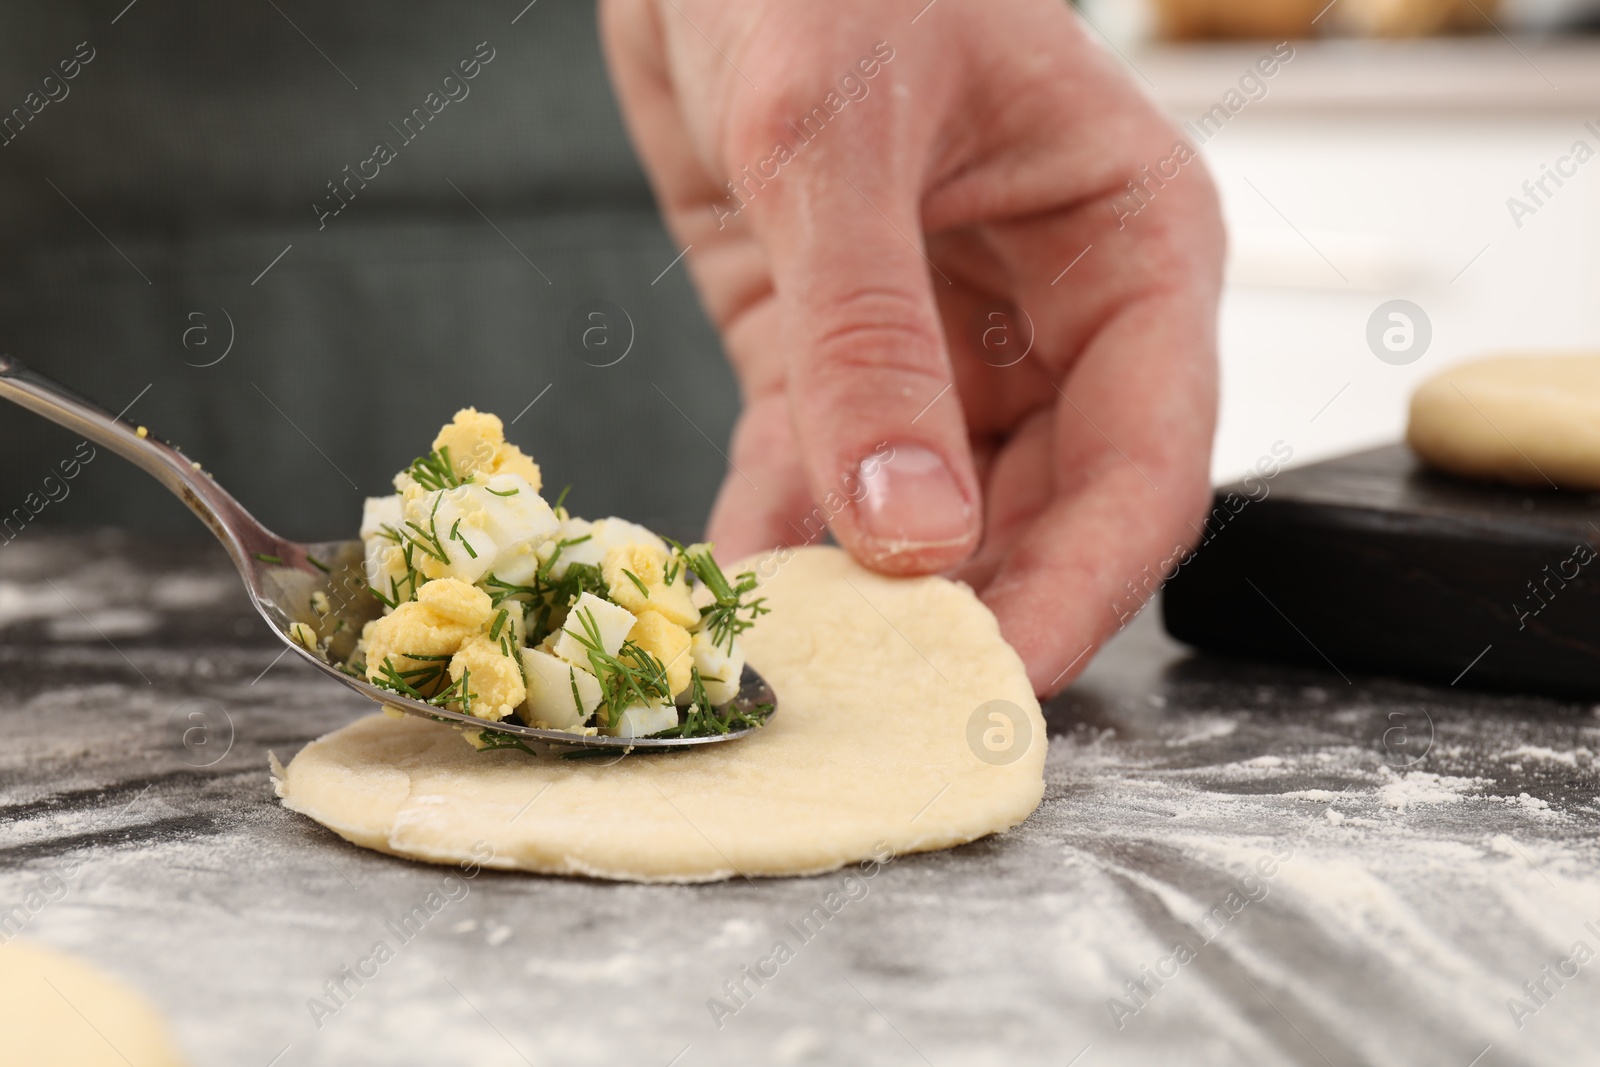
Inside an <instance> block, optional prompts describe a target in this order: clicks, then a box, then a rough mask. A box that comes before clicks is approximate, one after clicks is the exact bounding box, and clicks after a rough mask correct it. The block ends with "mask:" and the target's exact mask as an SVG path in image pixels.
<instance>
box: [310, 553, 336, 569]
mask: <svg viewBox="0 0 1600 1067" xmlns="http://www.w3.org/2000/svg"><path fill="white" fill-rule="evenodd" d="M306 562H307V563H309V564H311V565H312V566H313V567H315V568H317V570H319V571H321V572H322V573H323V574H332V573H333V568H331V567H329V566H328V565H327V564H326V563H324V562H322V561H321V560H320V559H318V558H317V557H316V556H313V555H312V554H311V553H309V552H307V553H306Z"/></svg>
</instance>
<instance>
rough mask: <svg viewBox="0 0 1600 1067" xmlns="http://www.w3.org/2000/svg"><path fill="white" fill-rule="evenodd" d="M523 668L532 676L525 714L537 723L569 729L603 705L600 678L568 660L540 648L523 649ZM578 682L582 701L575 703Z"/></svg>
mask: <svg viewBox="0 0 1600 1067" xmlns="http://www.w3.org/2000/svg"><path fill="white" fill-rule="evenodd" d="M522 669H523V673H524V674H526V675H527V676H528V700H527V703H526V704H524V705H523V709H524V710H523V718H525V719H527V720H528V722H529V723H530V724H531V725H533V726H537V727H541V728H546V729H551V730H567V729H571V728H572V727H574V726H581V725H583V723H584V722H585V721H586V720H587V719H588V718H589V716H590V715H593V714H594V709H595V708H597V707H599V706H600V682H599V681H598V680H597V679H596V678H595V676H594V675H592V674H590V673H589V672H588V671H586V670H584V669H583V668H581V667H575V666H573V665H572V664H570V663H568V662H567V661H566V660H563V659H557V658H556V657H555V656H552V655H550V654H549V653H547V652H540V651H539V650H538V649H536V648H525V649H523V650H522ZM574 686H576V688H577V690H578V700H579V703H576V704H575V703H573V700H572V690H573V688H574Z"/></svg>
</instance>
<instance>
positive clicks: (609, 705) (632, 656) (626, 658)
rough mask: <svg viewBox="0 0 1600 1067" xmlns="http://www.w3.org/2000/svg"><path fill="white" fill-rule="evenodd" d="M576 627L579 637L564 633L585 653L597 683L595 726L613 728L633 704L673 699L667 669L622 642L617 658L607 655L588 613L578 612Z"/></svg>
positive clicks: (636, 648)
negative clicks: (598, 694)
mask: <svg viewBox="0 0 1600 1067" xmlns="http://www.w3.org/2000/svg"><path fill="white" fill-rule="evenodd" d="M578 624H579V626H580V628H581V629H582V631H583V632H582V633H578V632H575V631H573V630H568V631H567V632H568V633H569V634H572V637H573V640H575V641H577V642H578V643H579V644H580V645H582V646H583V647H584V649H585V651H586V652H587V653H588V656H589V666H590V667H592V668H593V669H594V676H595V678H596V679H598V680H599V682H600V707H599V708H598V709H596V719H595V721H596V723H597V724H598V725H601V726H604V727H606V728H607V729H611V728H613V727H615V726H616V725H617V723H619V722H620V721H621V719H622V713H623V712H624V711H626V710H627V709H628V707H629V706H631V705H633V704H645V705H650V704H660V703H663V702H665V701H668V700H671V699H672V694H671V693H670V692H668V691H667V668H666V667H665V666H663V665H662V663H661V661H660V660H658V659H656V658H655V657H654V656H652V655H651V654H650V653H649V652H646V651H645V650H644V649H642V648H640V647H639V646H638V645H636V644H634V643H633V642H632V641H624V642H623V643H622V647H621V648H620V649H619V650H618V655H616V656H613V655H611V654H609V653H608V652H606V650H605V648H604V646H603V645H602V644H601V638H600V627H599V625H598V624H596V623H595V621H594V612H592V611H589V610H588V609H585V610H583V611H580V612H578ZM602 713H603V714H602Z"/></svg>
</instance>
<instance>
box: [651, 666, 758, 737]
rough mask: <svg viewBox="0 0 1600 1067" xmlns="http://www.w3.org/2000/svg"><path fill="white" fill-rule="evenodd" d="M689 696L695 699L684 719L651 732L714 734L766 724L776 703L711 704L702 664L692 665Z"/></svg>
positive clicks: (683, 735)
mask: <svg viewBox="0 0 1600 1067" xmlns="http://www.w3.org/2000/svg"><path fill="white" fill-rule="evenodd" d="M689 698H690V701H691V702H690V704H689V709H688V711H687V713H686V714H685V715H684V717H683V721H682V722H681V723H679V724H678V725H677V726H674V727H672V728H670V729H667V730H661V731H659V732H657V733H653V734H651V735H650V736H651V737H710V736H712V735H713V734H726V733H730V732H732V731H734V730H744V729H750V728H753V727H757V726H765V725H766V724H767V718H768V717H769V716H770V715H771V714H772V712H773V710H774V707H775V706H774V705H772V704H755V705H752V706H750V707H749V708H745V707H741V706H740V704H739V702H738V701H737V700H734V701H730V702H729V703H728V704H727V706H726V707H724V708H722V709H721V710H720V711H719V710H718V709H716V708H714V707H712V706H711V700H710V698H709V697H707V696H706V687H705V682H704V681H702V680H701V678H700V668H698V667H691V668H690V669H689Z"/></svg>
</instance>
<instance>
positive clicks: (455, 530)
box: [435, 505, 478, 559]
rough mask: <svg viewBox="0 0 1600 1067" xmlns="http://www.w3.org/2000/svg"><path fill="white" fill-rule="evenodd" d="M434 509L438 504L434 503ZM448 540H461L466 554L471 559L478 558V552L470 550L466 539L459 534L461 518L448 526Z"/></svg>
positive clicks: (470, 547)
mask: <svg viewBox="0 0 1600 1067" xmlns="http://www.w3.org/2000/svg"><path fill="white" fill-rule="evenodd" d="M435 510H438V506H437V505H435ZM450 540H452V541H460V542H461V547H462V548H465V549H466V550H467V555H469V556H471V557H472V558H473V559H477V558H478V554H477V553H476V552H474V551H473V550H472V546H471V545H469V544H467V539H466V538H465V537H462V536H461V520H460V519H457V520H456V524H455V525H454V526H452V527H450Z"/></svg>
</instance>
